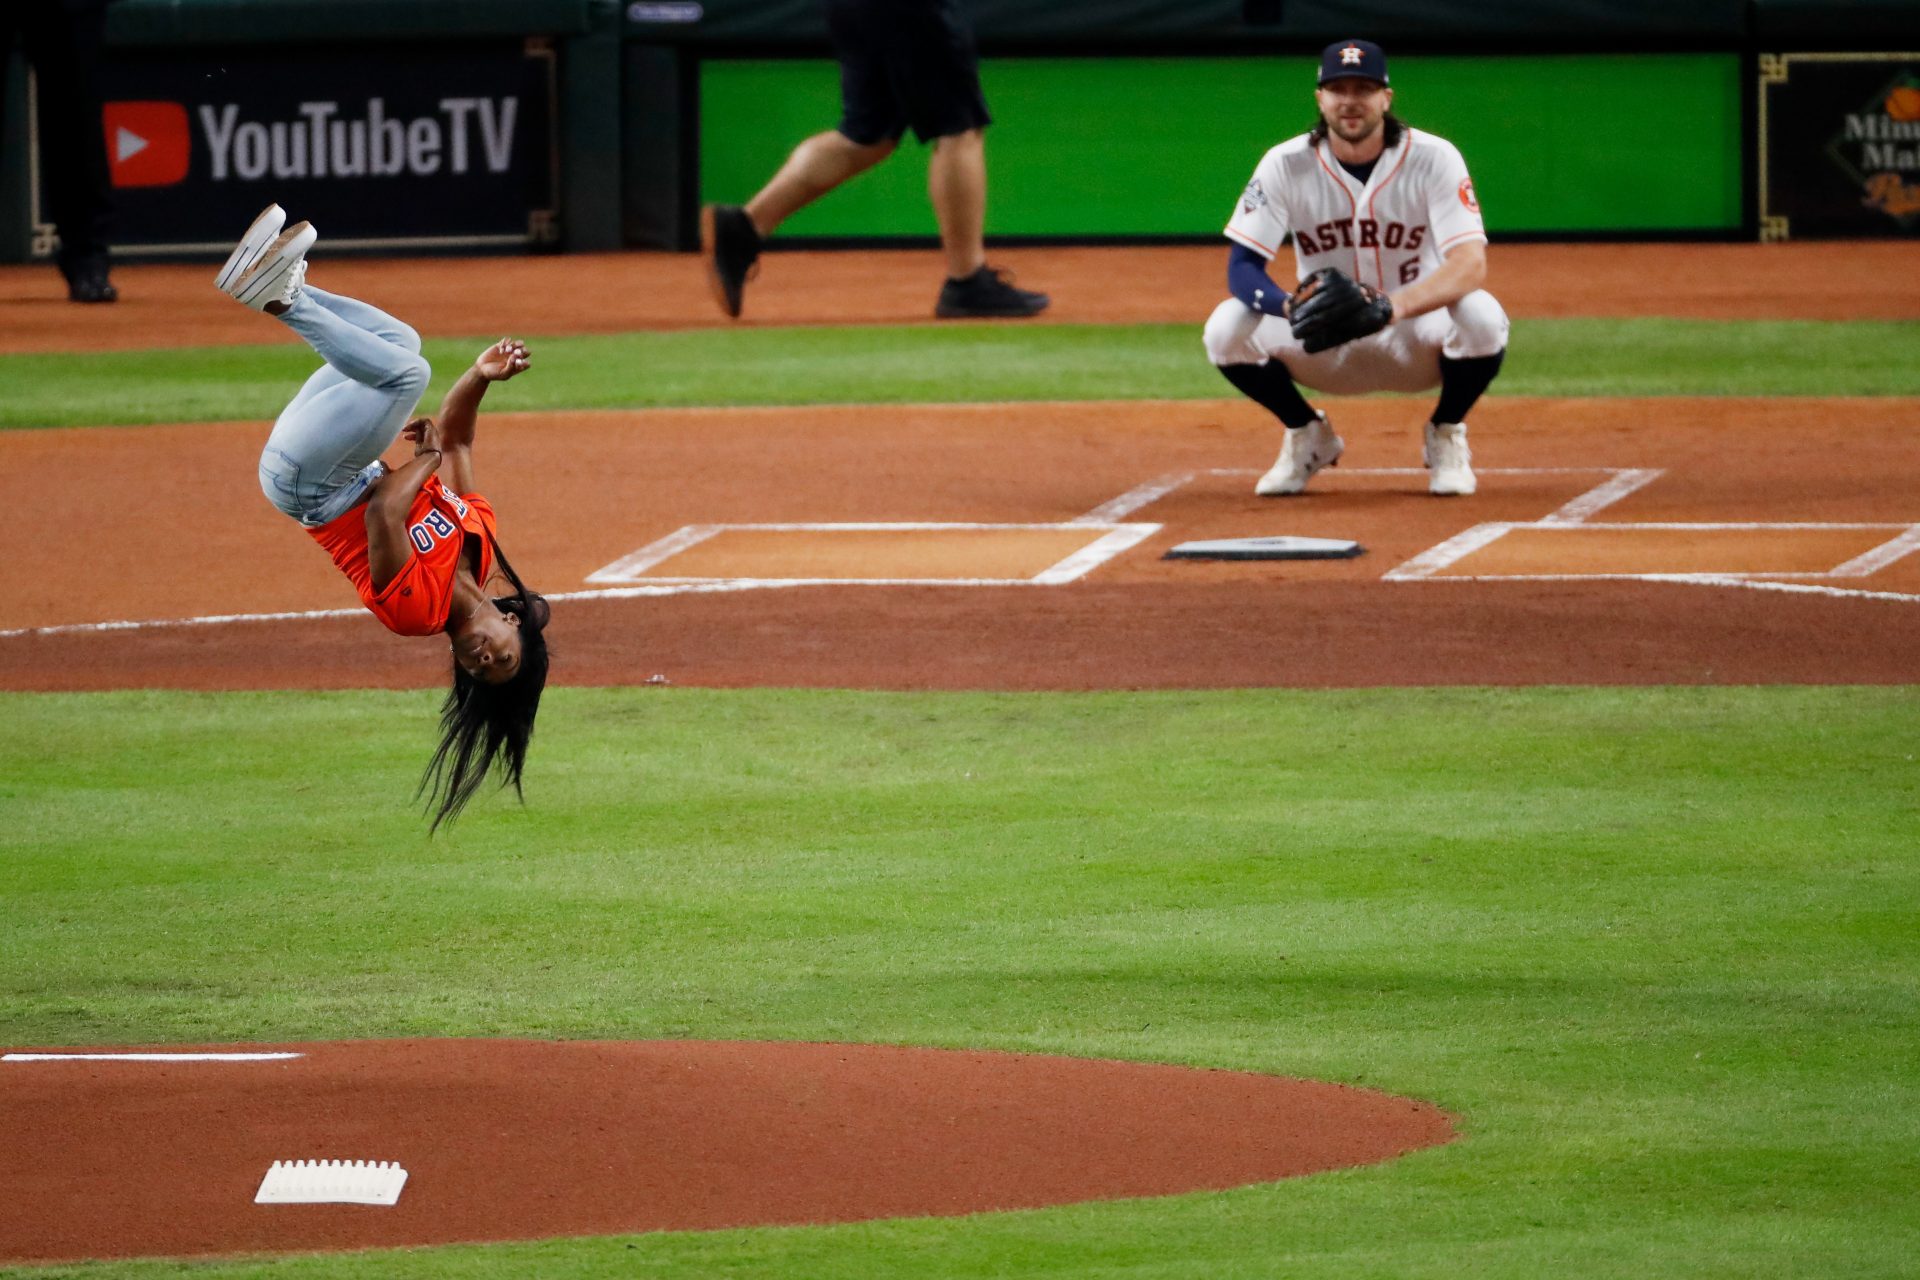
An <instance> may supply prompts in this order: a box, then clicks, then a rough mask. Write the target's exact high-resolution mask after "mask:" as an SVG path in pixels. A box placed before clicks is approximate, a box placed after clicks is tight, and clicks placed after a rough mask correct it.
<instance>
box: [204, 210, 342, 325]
mask: <svg viewBox="0 0 1920 1280" xmlns="http://www.w3.org/2000/svg"><path fill="white" fill-rule="evenodd" d="M319 238H320V233H319V232H318V231H315V230H314V229H313V224H312V223H310V222H296V223H294V224H293V225H292V226H290V227H288V228H287V229H286V230H285V231H282V232H281V233H280V234H279V235H278V236H277V237H275V238H274V241H273V243H272V244H270V245H268V246H267V247H266V249H265V251H264V252H262V253H261V254H260V257H259V259H258V260H257V261H255V262H254V264H253V266H251V267H249V268H248V269H247V273H246V274H245V275H243V276H241V277H240V278H239V279H238V280H236V281H234V283H233V286H232V287H231V288H229V289H228V290H227V292H228V293H231V294H232V295H233V296H234V297H235V298H237V299H239V300H240V301H241V302H244V303H246V304H247V305H248V306H250V307H252V308H253V309H254V310H255V311H265V310H266V309H267V307H268V306H270V305H271V304H273V303H276V302H278V303H282V304H284V305H286V306H292V305H293V300H294V298H295V297H297V296H298V295H299V293H300V285H301V282H302V281H304V280H305V279H306V278H307V262H306V258H307V250H309V249H311V248H313V242H314V241H316V240H318V239H319Z"/></svg>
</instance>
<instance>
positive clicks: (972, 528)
mask: <svg viewBox="0 0 1920 1280" xmlns="http://www.w3.org/2000/svg"><path fill="white" fill-rule="evenodd" d="M1094 529H1105V530H1106V533H1105V534H1104V535H1103V536H1101V537H1099V538H1096V539H1094V540H1093V541H1092V542H1090V543H1088V544H1087V545H1086V546H1083V547H1081V548H1080V549H1079V550H1077V551H1075V552H1073V553H1072V554H1071V555H1069V556H1067V557H1066V558H1065V559H1063V560H1060V561H1059V562H1057V563H1055V564H1053V565H1051V566H1049V567H1048V568H1046V569H1044V570H1042V571H1041V572H1040V573H1038V574H1035V575H1034V576H1032V577H1028V578H954V577H935V578H683V577H675V576H672V575H666V574H663V575H659V576H656V577H653V578H650V579H648V581H649V582H666V583H684V584H692V583H715V584H727V585H730V586H733V587H736V588H740V587H749V588H754V587H759V586H762V585H766V584H776V585H783V586H807V587H837V586H848V587H858V586H886V587H899V586H947V587H1008V586H1044V587H1051V586H1059V585H1061V584H1063V583H1068V582H1072V581H1074V580H1075V579H1077V578H1081V577H1084V576H1086V575H1087V574H1088V573H1091V572H1092V571H1093V570H1094V569H1096V568H1098V567H1099V566H1101V565H1103V564H1105V563H1106V562H1107V561H1109V560H1111V559H1113V558H1114V557H1115V556H1117V555H1120V554H1121V553H1122V552H1124V551H1126V550H1127V549H1128V548H1130V547H1134V546H1137V545H1139V544H1140V543H1141V542H1144V541H1145V540H1146V539H1148V538H1150V537H1152V536H1153V535H1154V534H1156V533H1158V532H1160V526H1159V525H1157V524H1116V523H1114V522H1112V521H1101V522H1099V523H1097V524H1096V523H1093V522H1090V521H1089V520H1088V519H1087V518H1086V517H1084V516H1083V517H1081V518H1080V519H1078V520H1071V521H1065V522H1062V521H1046V522H1034V521H1026V522H1013V521H1008V522H998V523H996V522H988V521H980V520H946V521H938V520H889V521H873V520H841V521H789V522H781V523H771V524H693V525H685V526H683V527H682V528H680V529H677V530H675V531H674V532H673V533H670V534H668V535H667V536H666V537H664V538H660V539H658V540H657V541H654V542H650V543H648V544H647V545H646V546H644V547H642V548H640V549H639V550H638V551H635V552H634V553H633V554H631V555H627V556H623V557H621V558H620V559H618V560H616V561H614V562H613V563H612V564H610V565H607V566H605V567H604V568H600V569H595V570H594V571H593V572H592V573H590V574H588V575H587V581H589V582H604V583H615V582H619V583H626V582H632V581H633V580H634V578H635V576H636V575H638V574H641V573H644V572H646V571H647V570H649V569H651V568H653V567H655V566H656V565H659V564H661V563H663V562H665V561H667V560H669V559H671V558H672V557H674V556H675V555H678V554H679V553H680V552H682V551H685V550H686V549H687V548H689V547H693V546H698V545H699V544H700V543H702V542H705V541H707V540H708V539H710V538H712V537H714V536H716V535H718V534H721V533H727V532H748V533H767V532H771V533H876V532H878V533H930V532H935V533H937V532H946V531H949V530H964V531H968V532H976V533H977V532H1001V531H1013V532H1019V533H1032V532H1043V533H1053V532H1060V531H1068V532H1074V533H1088V532H1092V531H1093V530H1094Z"/></svg>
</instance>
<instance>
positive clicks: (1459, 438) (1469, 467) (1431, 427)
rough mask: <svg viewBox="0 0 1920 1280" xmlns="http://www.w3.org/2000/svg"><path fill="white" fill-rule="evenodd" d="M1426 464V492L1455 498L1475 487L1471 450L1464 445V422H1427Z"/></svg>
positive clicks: (1478, 484) (1477, 485)
mask: <svg viewBox="0 0 1920 1280" xmlns="http://www.w3.org/2000/svg"><path fill="white" fill-rule="evenodd" d="M1425 457H1426V463H1427V467H1428V469H1429V470H1431V471H1432V472H1433V474H1432V475H1430V476H1428V477H1427V492H1428V493H1433V494H1438V495H1440V496H1441V497H1459V496H1465V495H1466V494H1469V493H1472V492H1473V491H1474V490H1475V489H1477V488H1479V486H1480V482H1479V481H1477V480H1475V479H1474V478H1473V450H1472V449H1469V448H1468V447H1467V424H1466V423H1464V422H1429V423H1428V424H1427V445H1426V454H1425Z"/></svg>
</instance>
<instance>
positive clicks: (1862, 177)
mask: <svg viewBox="0 0 1920 1280" xmlns="http://www.w3.org/2000/svg"><path fill="white" fill-rule="evenodd" d="M1827 151H1828V153H1829V154H1830V155H1832V156H1833V158H1834V160H1835V161H1837V162H1838V163H1839V165H1840V167H1841V168H1842V169H1844V170H1846V171H1847V173H1848V174H1849V175H1850V176H1852V177H1853V178H1854V179H1855V180H1856V181H1858V182H1859V183H1860V185H1861V188H1862V189H1863V190H1864V191H1865V192H1866V193H1867V194H1866V199H1867V203H1868V204H1869V205H1871V206H1873V207H1875V208H1877V209H1879V210H1880V211H1881V212H1882V213H1885V214H1886V215H1887V216H1888V217H1890V218H1893V219H1894V220H1896V221H1898V222H1901V223H1906V222H1910V221H1912V220H1913V219H1914V218H1915V217H1920V77H1916V76H1914V75H1912V74H1911V73H1906V72H1903V73H1902V74H1901V75H1900V76H1899V77H1898V78H1897V79H1896V80H1894V82H1893V83H1892V84H1890V85H1888V86H1887V88H1886V90H1885V91H1884V92H1882V93H1880V94H1878V95H1876V98H1875V101H1873V102H1871V103H1869V104H1868V105H1867V107H1866V109H1865V110H1862V111H1856V112H1852V113H1850V114H1849V115H1848V116H1847V122H1846V127H1845V128H1844V129H1843V130H1842V131H1841V134H1840V136H1839V137H1837V138H1835V139H1834V140H1833V142H1832V143H1831V144H1830V145H1829V146H1828V148H1827Z"/></svg>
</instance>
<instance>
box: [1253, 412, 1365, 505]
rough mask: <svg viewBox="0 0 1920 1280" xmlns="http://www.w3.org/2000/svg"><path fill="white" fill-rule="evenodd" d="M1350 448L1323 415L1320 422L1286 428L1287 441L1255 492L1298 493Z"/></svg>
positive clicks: (1270, 494)
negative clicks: (1323, 468)
mask: <svg viewBox="0 0 1920 1280" xmlns="http://www.w3.org/2000/svg"><path fill="white" fill-rule="evenodd" d="M1346 451H1347V442H1346V441H1345V440H1342V439H1341V438H1340V437H1339V436H1337V435H1335V434H1333V423H1331V422H1329V421H1328V420H1327V415H1326V414H1324V413H1322V414H1320V420H1319V421H1318V422H1314V423H1310V424H1309V425H1307V426H1304V427H1300V428H1298V429H1295V428H1293V427H1289V428H1287V438H1286V442H1285V443H1284V444H1282V445H1281V446H1280V457H1279V459H1278V460H1277V461H1276V462H1275V463H1274V464H1273V469H1272V470H1270V471H1268V472H1267V474H1265V475H1264V476H1261V477H1260V483H1258V484H1256V485H1254V486H1253V491H1254V492H1255V493H1257V494H1259V495H1260V496H1261V497H1263V498H1275V497H1279V496H1281V495H1283V494H1289V493H1299V492H1300V491H1301V490H1303V489H1305V488H1306V487H1307V481H1309V480H1311V479H1313V474H1314V472H1316V471H1318V470H1320V469H1321V468H1322V467H1331V466H1335V465H1337V464H1338V463H1339V461H1340V455H1341V454H1343V453H1345V452H1346Z"/></svg>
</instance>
